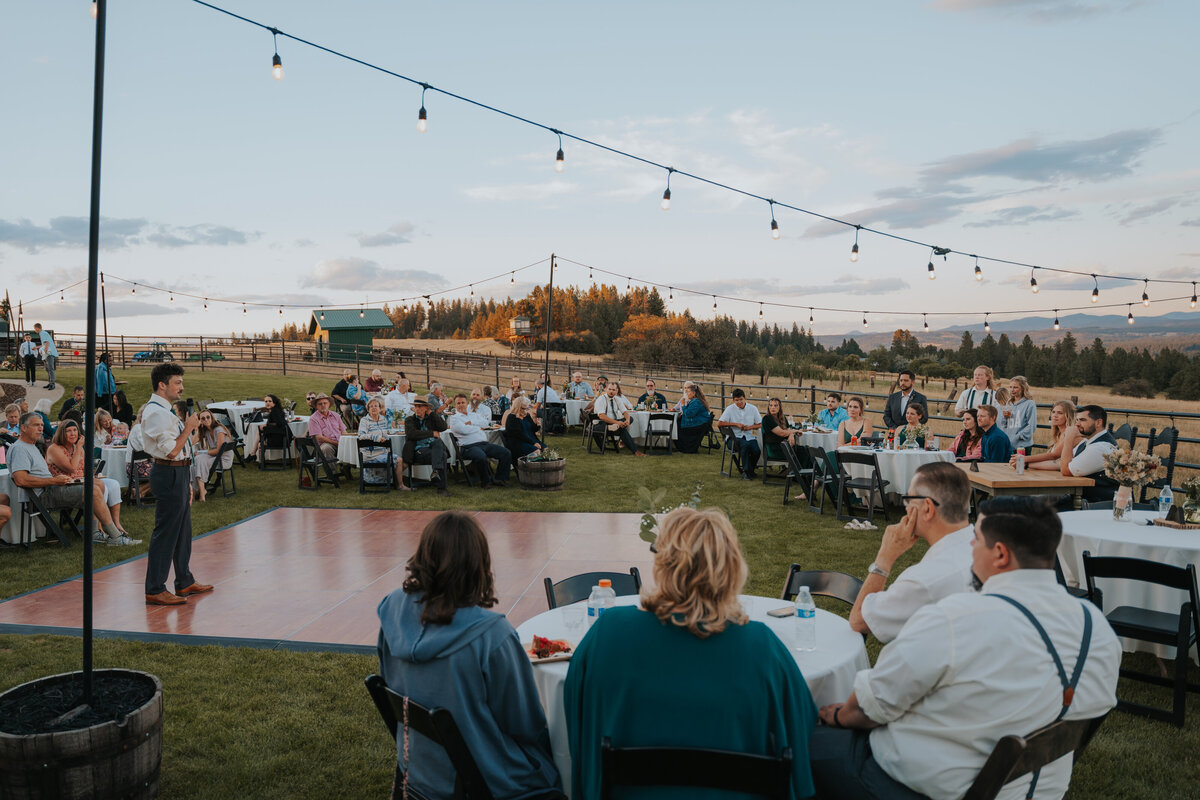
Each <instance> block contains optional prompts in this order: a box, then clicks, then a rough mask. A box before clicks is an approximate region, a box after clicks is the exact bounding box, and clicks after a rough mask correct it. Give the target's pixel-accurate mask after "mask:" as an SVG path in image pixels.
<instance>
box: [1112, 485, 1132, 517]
mask: <svg viewBox="0 0 1200 800" xmlns="http://www.w3.org/2000/svg"><path fill="white" fill-rule="evenodd" d="M1132 508H1133V487H1132V486H1122V487H1120V488H1118V489H1117V493H1116V494H1115V495H1114V496H1113V519H1114V520H1116V521H1117V522H1129V520H1130V516H1129V512H1130V510H1131V509H1132Z"/></svg>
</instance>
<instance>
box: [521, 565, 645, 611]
mask: <svg viewBox="0 0 1200 800" xmlns="http://www.w3.org/2000/svg"><path fill="white" fill-rule="evenodd" d="M604 578H607V579H608V580H610V581H612V589H613V591H614V592H615V593H616V594H617V596H618V597H621V596H622V595H630V594H640V593H641V591H642V573H640V572H638V568H637V567H630V568H629V572H628V574H626V573H624V572H583V573H580V574H579V575H572V576H571V577H569V578H563V579H562V580H561V581H559V582H558V583H555V582H554V581H552V580H550V579H549V578H544V579H542V583H543V585H544V586H545V587H546V605H548V606H549V607H550V608H558V607H559V606H568V605H570V604H571V603H578V602H579V601H580V600H587V599H588V596H589V595H590V594H591V593H592V587H593V586H596V585H597V583H598V582H599V581H600V580H602V579H604Z"/></svg>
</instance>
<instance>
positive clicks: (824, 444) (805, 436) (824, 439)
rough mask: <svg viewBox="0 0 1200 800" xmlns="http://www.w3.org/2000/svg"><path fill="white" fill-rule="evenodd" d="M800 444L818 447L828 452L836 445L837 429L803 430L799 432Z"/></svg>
mask: <svg viewBox="0 0 1200 800" xmlns="http://www.w3.org/2000/svg"><path fill="white" fill-rule="evenodd" d="M800 444H802V445H804V446H805V447H819V448H821V449H822V450H824V451H825V452H826V453H828V452H829V451H830V450H833V449H834V448H836V447H837V431H830V432H829V433H822V432H820V431H805V432H804V433H802V434H800Z"/></svg>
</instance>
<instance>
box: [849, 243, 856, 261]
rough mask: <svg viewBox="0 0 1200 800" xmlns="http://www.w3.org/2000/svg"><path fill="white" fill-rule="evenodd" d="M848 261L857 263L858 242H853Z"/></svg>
mask: <svg viewBox="0 0 1200 800" xmlns="http://www.w3.org/2000/svg"><path fill="white" fill-rule="evenodd" d="M850 260H851V261H858V242H855V243H854V247H851V248H850Z"/></svg>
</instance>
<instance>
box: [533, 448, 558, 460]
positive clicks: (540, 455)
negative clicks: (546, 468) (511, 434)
mask: <svg viewBox="0 0 1200 800" xmlns="http://www.w3.org/2000/svg"><path fill="white" fill-rule="evenodd" d="M525 460H526V461H532V462H538V461H563V460H565V459H563V457H562V455H561V454H559V452H558V451H557V450H555V449H554V448H553V447H547V448H545V449H543V450H542V451H541V452H537V453H530V454H529V455H528V456H526V457H525Z"/></svg>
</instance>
